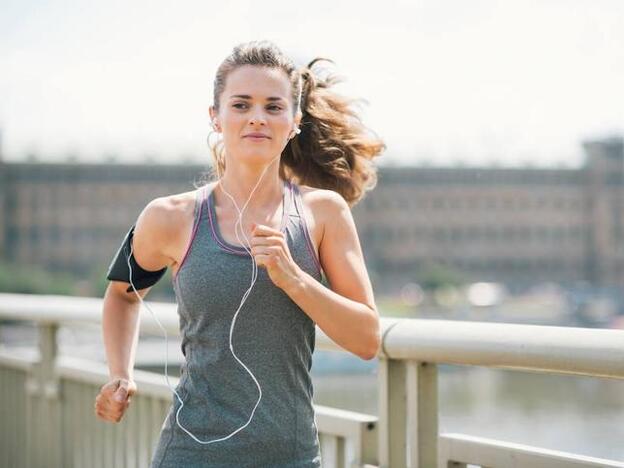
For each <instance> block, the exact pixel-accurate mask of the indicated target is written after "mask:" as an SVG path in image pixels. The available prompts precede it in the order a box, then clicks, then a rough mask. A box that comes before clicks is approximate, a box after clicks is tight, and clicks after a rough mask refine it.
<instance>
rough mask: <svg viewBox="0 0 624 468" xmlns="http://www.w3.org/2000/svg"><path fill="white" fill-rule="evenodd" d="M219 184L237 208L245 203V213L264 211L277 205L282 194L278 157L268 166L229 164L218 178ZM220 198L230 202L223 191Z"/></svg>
mask: <svg viewBox="0 0 624 468" xmlns="http://www.w3.org/2000/svg"><path fill="white" fill-rule="evenodd" d="M265 168H266V171H265ZM219 185H220V186H221V187H220V189H221V190H222V191H223V189H225V190H226V191H227V192H228V193H229V194H230V195H231V196H232V198H234V200H235V201H236V204H237V205H238V209H239V210H243V207H244V206H245V204H247V207H246V208H245V213H248V212H254V211H266V209H267V208H270V207H275V206H276V205H279V203H280V201H281V199H282V196H283V191H284V182H283V181H282V179H281V178H280V176H279V159H278V160H276V161H274V162H273V163H272V164H271V165H270V167H268V168H267V167H266V166H264V167H260V166H258V167H250V166H243V165H239V166H235V165H233V164H229V165H227V166H226V169H225V171H224V173H223V176H222V177H221V179H219ZM254 188H255V190H254ZM252 191H253V195H252ZM250 196H251V198H250ZM222 200H224V201H225V202H226V204H230V203H232V201H231V200H230V197H228V196H227V195H226V194H225V193H223V198H222Z"/></svg>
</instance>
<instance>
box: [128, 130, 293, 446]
mask: <svg viewBox="0 0 624 468" xmlns="http://www.w3.org/2000/svg"><path fill="white" fill-rule="evenodd" d="M297 130H298V129H297ZM297 133H298V132H297ZM280 156H281V155H278V156H276V157H275V158H274V159H273V161H271V162H270V163H269V164H268V165H267V167H265V168H264V171H263V172H262V175H261V176H260V178H259V179H258V182H257V183H256V185H255V187H254V188H253V190H252V191H251V193H250V194H249V198H248V199H247V202H246V203H245V205H243V208H242V210H240V209H239V208H238V205H237V204H236V201H235V200H234V198H233V197H232V196H231V195H230V194H229V193H228V192H227V191H226V190H225V188H224V187H223V184H222V183H221V189H222V190H223V192H224V193H225V194H226V195H227V196H228V197H229V198H230V200H232V203H233V204H234V206H235V207H236V211H237V212H238V219H237V221H236V224H235V226H234V231H235V233H236V238H237V239H238V241H239V243H240V244H241V245H242V246H243V248H244V249H245V251H246V252H247V253H248V254H249V255H250V256H251V261H252V275H251V276H252V281H251V285H250V286H249V289H247V291H246V292H245V294H244V295H243V298H242V300H241V303H240V305H239V306H238V309H237V310H236V313H235V314H234V318H233V319H232V324H231V326H230V339H229V342H230V351H231V352H232V355H233V356H234V358H235V359H236V360H237V361H238V362H239V363H240V365H241V366H243V368H245V370H246V371H247V372H248V373H249V375H250V376H251V378H252V379H253V381H254V383H255V384H256V386H257V387H258V392H259V396H258V401H257V402H256V404H255V406H254V408H253V410H252V411H251V415H250V416H249V419H248V421H247V422H246V423H245V424H244V425H243V426H241V427H239V428H238V429H236V430H235V431H233V432H232V433H231V434H229V435H227V436H226V437H222V438H219V439H213V440H208V441H203V440H200V439H198V438H197V437H195V436H194V435H193V434H192V433H191V432H190V431H189V430H188V429H186V428H185V427H184V426H183V425H182V424H180V419H179V416H180V411H182V408H183V407H184V401H183V400H182V398H180V395H179V394H178V392H176V390H175V388H173V386H172V385H171V384H170V383H169V375H168V371H167V367H168V364H167V363H168V362H169V344H168V338H167V330H165V328H164V327H163V326H162V324H161V323H160V321H159V320H158V319H157V318H156V315H155V314H154V312H153V311H152V309H150V308H149V307H148V306H147V304H145V302H143V298H142V297H141V295H140V294H139V293H138V291H137V290H136V288H135V286H134V283H133V282H132V266H131V265H130V256H131V255H132V243H130V253H129V255H128V256H127V257H126V262H127V264H128V268H129V270H130V275H129V279H130V285H131V286H132V289H133V291H134V293H135V294H136V295H137V297H138V298H139V301H140V302H141V304H142V305H144V306H145V307H146V308H147V310H149V312H150V313H151V314H152V317H154V320H156V322H157V323H158V326H159V327H160V328H161V330H162V331H163V333H164V336H165V380H166V382H167V386H168V387H169V388H170V389H171V390H172V391H173V393H174V394H175V396H176V397H177V399H178V401H179V402H180V407H179V408H178V411H176V423H177V424H178V426H180V428H181V429H182V430H183V431H184V432H186V433H187V434H188V435H189V436H191V437H192V438H193V439H194V440H195V441H196V442H198V443H200V444H212V443H214V442H220V441H223V440H226V439H229V438H230V437H232V436H233V435H234V434H236V433H237V432H239V431H241V430H243V429H244V428H245V427H247V426H248V425H249V423H250V422H251V420H252V418H253V416H254V413H255V411H256V408H257V407H258V405H259V404H260V400H261V399H262V388H261V387H260V384H259V383H258V380H257V379H256V377H255V376H254V375H253V373H252V372H251V371H250V370H249V368H248V367H247V366H246V365H245V364H244V363H243V362H242V361H241V360H240V359H239V358H238V356H236V354H235V353H234V347H233V345H232V333H233V331H234V324H235V323H236V318H237V316H238V313H239V312H240V310H241V307H242V306H243V304H244V303H245V301H246V300H247V297H248V296H249V294H250V293H251V289H252V288H253V286H254V284H255V282H256V279H257V277H258V265H257V263H256V261H255V258H254V256H253V255H251V244H250V242H249V239H248V238H247V236H246V235H245V231H244V229H243V212H244V211H245V208H247V205H248V204H249V202H250V200H251V197H252V195H253V193H254V192H255V191H256V188H257V187H258V185H259V184H260V181H261V180H262V178H263V177H264V174H265V173H266V171H267V169H268V168H269V167H270V166H271V165H272V164H273V162H275V161H276V160H278V159H279V158H280ZM217 183H220V180H219V181H218V182H217ZM215 187H216V185H215ZM284 209H285V208H284ZM239 228H240V230H241V232H242V235H243V237H244V239H245V243H246V244H247V245H245V243H244V242H242V240H241V238H240V236H239V232H238V230H239ZM248 247H249V248H248ZM188 371H189V369H188V368H187V372H188Z"/></svg>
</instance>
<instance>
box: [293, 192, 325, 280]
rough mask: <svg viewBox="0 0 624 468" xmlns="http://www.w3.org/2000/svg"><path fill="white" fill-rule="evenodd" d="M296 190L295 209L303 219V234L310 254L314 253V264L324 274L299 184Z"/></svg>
mask: <svg viewBox="0 0 624 468" xmlns="http://www.w3.org/2000/svg"><path fill="white" fill-rule="evenodd" d="M295 190H296V191H297V195H296V196H295V209H296V210H297V213H299V218H300V219H301V224H302V226H303V236H304V237H305V239H306V244H307V246H308V250H309V251H310V255H312V259H313V260H314V264H315V265H316V268H317V269H318V272H319V274H321V275H322V274H323V273H322V272H323V268H322V267H321V262H320V261H319V259H318V256H317V254H316V251H315V249H314V243H313V242H312V238H311V236H310V232H309V230H308V223H307V222H306V218H305V212H304V210H303V200H302V199H301V191H300V190H299V186H298V185H295ZM298 201H299V202H301V206H300V205H299V203H298ZM299 208H301V211H299Z"/></svg>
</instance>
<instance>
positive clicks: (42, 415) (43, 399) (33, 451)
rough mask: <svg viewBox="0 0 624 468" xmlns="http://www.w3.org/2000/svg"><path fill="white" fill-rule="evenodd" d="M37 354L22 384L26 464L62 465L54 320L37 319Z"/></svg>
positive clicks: (55, 326)
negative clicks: (25, 425)
mask: <svg viewBox="0 0 624 468" xmlns="http://www.w3.org/2000/svg"><path fill="white" fill-rule="evenodd" d="M38 329H39V358H38V361H37V363H36V364H35V365H34V366H33V367H34V369H33V373H32V374H31V375H30V376H29V378H28V381H27V384H26V392H27V394H28V404H27V411H26V412H27V415H26V418H27V425H28V433H29V434H30V437H28V438H27V439H26V443H27V445H28V450H27V458H28V459H27V463H28V466H29V467H46V468H47V467H53V468H57V467H58V468H61V467H62V456H63V454H62V451H61V447H62V445H61V436H62V435H61V414H60V402H59V396H60V395H59V393H60V392H59V381H58V377H57V376H56V372H55V367H54V366H55V363H56V356H57V342H56V332H57V330H58V324H57V323H45V322H44V323H40V324H39V325H38Z"/></svg>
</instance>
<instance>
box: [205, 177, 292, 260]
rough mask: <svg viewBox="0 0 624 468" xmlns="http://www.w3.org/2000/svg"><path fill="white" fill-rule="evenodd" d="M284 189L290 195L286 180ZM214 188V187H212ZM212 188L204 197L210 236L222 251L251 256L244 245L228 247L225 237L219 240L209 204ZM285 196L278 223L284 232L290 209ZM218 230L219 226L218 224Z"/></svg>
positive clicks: (289, 183)
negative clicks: (280, 219) (279, 222)
mask: <svg viewBox="0 0 624 468" xmlns="http://www.w3.org/2000/svg"><path fill="white" fill-rule="evenodd" d="M284 182H285V183H284V189H285V190H288V191H289V192H290V195H291V196H292V183H291V182H290V181H289V180H287V181H284ZM213 190H214V187H213ZM213 190H211V191H210V193H209V194H208V196H207V197H206V200H207V201H206V207H207V209H208V221H209V222H210V231H211V233H212V238H213V239H214V240H215V242H216V243H217V245H218V246H219V247H220V248H221V249H222V250H224V251H226V252H228V253H232V254H235V255H239V256H242V257H251V255H250V254H249V253H247V251H246V250H245V247H243V246H232V247H230V246H229V245H226V244H225V243H224V242H226V241H225V239H223V240H221V238H220V233H217V230H216V224H217V221H218V220H216V219H213V216H212V206H211V201H212V202H214V198H212V199H211V197H214V195H213V193H212V192H213ZM287 198H288V197H287V196H286V194H284V200H283V205H284V206H283V208H282V209H283V213H282V221H281V224H280V231H281V232H282V233H285V231H286V227H287V226H288V216H289V213H288V211H289V210H290V205H289V204H287V203H286V201H287ZM219 230H220V226H219Z"/></svg>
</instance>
